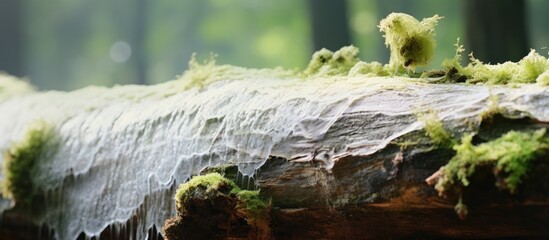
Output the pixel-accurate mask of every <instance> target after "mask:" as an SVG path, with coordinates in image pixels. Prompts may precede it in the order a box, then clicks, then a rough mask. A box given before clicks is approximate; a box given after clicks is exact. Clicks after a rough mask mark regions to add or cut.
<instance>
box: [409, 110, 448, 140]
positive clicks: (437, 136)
mask: <svg viewBox="0 0 549 240" xmlns="http://www.w3.org/2000/svg"><path fill="white" fill-rule="evenodd" d="M417 116H418V120H419V121H421V122H422V123H423V128H424V129H425V133H426V134H427V136H429V137H430V138H431V140H432V141H433V143H435V144H436V145H438V146H442V147H451V146H453V145H454V144H455V140H454V139H453V138H452V136H451V135H450V133H449V132H448V131H446V129H444V125H443V124H442V121H440V118H439V116H438V114H437V112H436V111H434V110H433V109H429V110H428V111H426V112H422V113H418V114H417Z"/></svg>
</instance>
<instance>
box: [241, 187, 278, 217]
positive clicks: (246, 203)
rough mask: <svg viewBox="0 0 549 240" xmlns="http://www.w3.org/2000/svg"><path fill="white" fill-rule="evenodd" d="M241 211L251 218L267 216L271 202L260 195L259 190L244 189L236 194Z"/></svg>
mask: <svg viewBox="0 0 549 240" xmlns="http://www.w3.org/2000/svg"><path fill="white" fill-rule="evenodd" d="M236 196H237V198H238V201H239V206H237V207H238V208H239V209H241V211H243V212H244V213H245V215H246V216H248V217H251V218H263V217H266V216H267V215H268V213H269V211H270V209H271V203H270V202H269V201H266V200H264V199H262V198H261V197H260V196H259V191H249V190H242V191H240V192H238V193H237V194H236Z"/></svg>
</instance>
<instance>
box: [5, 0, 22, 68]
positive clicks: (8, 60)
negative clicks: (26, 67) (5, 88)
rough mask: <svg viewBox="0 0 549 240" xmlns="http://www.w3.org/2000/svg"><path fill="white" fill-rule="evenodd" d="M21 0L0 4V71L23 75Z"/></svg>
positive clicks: (6, 0)
mask: <svg viewBox="0 0 549 240" xmlns="http://www.w3.org/2000/svg"><path fill="white" fill-rule="evenodd" d="M21 2H22V1H21V0H4V1H2V4H0V34H1V35H0V71H5V72H7V73H9V74H13V75H17V76H22V75H23V42H24V41H23V33H22V25H23V23H22V21H23V14H22V3H21Z"/></svg>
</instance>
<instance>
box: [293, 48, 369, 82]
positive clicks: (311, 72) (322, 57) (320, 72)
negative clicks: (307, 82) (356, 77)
mask: <svg viewBox="0 0 549 240" xmlns="http://www.w3.org/2000/svg"><path fill="white" fill-rule="evenodd" d="M358 62H359V59H358V48H357V47H355V46H352V45H351V46H345V47H342V48H341V49H339V50H338V51H336V52H335V53H334V52H332V51H330V50H327V49H325V48H323V49H321V50H319V51H317V52H315V53H314V54H313V57H312V58H311V61H310V62H309V65H308V66H307V68H306V69H305V70H304V71H303V72H302V75H303V76H304V77H329V76H345V75H347V74H348V73H349V71H350V70H351V68H353V66H355V64H356V63H358Z"/></svg>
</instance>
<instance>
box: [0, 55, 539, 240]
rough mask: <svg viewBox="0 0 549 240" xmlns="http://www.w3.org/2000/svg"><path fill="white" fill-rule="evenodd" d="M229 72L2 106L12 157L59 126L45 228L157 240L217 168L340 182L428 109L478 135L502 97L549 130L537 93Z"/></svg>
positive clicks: (0, 126) (66, 234) (43, 168)
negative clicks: (119, 227) (191, 190)
mask: <svg viewBox="0 0 549 240" xmlns="http://www.w3.org/2000/svg"><path fill="white" fill-rule="evenodd" d="M210 67H211V66H208V68H210ZM368 67H371V68H379V66H378V65H372V66H368ZM225 68H226V72H229V73H231V74H228V75H223V74H221V73H220V72H214V73H204V74H199V75H198V76H200V78H196V79H198V80H201V81H204V79H206V80H207V81H208V82H209V84H199V85H198V86H195V87H189V88H188V89H187V90H182V89H185V88H187V87H185V86H186V85H185V84H186V83H187V82H188V81H192V80H193V77H196V76H197V75H193V74H186V75H185V76H184V77H183V79H181V80H177V81H171V82H167V83H164V84H160V85H154V86H118V87H114V88H111V89H108V88H99V87H89V88H86V89H81V90H78V91H74V92H42V93H34V94H28V95H24V96H18V97H15V98H10V99H8V100H7V101H5V102H2V103H1V104H0V116H2V117H0V132H1V133H2V134H0V152H4V151H6V150H7V149H9V148H10V146H11V144H12V143H13V142H15V141H17V140H19V139H21V138H22V136H23V134H25V133H26V132H27V130H28V128H29V126H31V123H33V122H36V121H37V120H40V121H44V122H46V123H47V124H48V125H51V126H53V131H54V134H55V135H56V137H55V138H54V139H53V138H52V140H51V141H56V143H57V144H52V146H56V147H52V148H50V149H49V151H51V152H50V154H44V156H49V157H42V158H41V159H38V160H37V163H38V165H37V166H36V169H37V171H36V173H35V174H33V176H31V179H32V181H33V184H34V185H35V186H36V187H37V189H41V190H42V191H44V194H45V199H46V201H45V202H46V206H45V208H44V218H43V219H38V220H39V221H43V222H45V223H46V224H47V225H48V226H50V227H52V228H54V230H55V237H56V238H57V239H60V240H67V239H76V238H77V236H78V235H79V234H80V233H81V232H85V233H86V234H87V235H88V236H97V235H98V234H99V233H100V232H101V231H102V230H103V229H105V228H106V227H107V226H109V225H112V224H117V223H125V222H126V221H127V220H128V219H130V217H131V216H132V215H136V216H137V217H136V218H135V219H136V220H137V221H136V224H137V225H134V226H133V227H132V229H133V230H134V231H136V232H137V235H136V238H137V239H145V238H146V234H147V229H148V228H149V227H151V226H152V225H153V224H154V225H156V226H157V227H159V226H161V225H163V223H164V221H165V220H166V219H167V218H168V217H170V216H172V215H174V214H175V206H174V203H173V200H172V198H173V195H174V193H175V192H174V186H177V185H178V184H179V183H182V182H185V181H186V180H187V179H188V178H189V177H190V176H191V175H195V174H198V173H199V172H200V170H202V169H204V168H205V167H208V166H216V165H221V164H235V165H238V166H239V169H240V171H241V172H242V173H243V174H246V175H252V174H254V172H255V170H256V169H258V168H259V167H261V166H262V165H263V164H264V163H265V161H267V159H268V158H269V157H270V156H274V157H281V158H284V159H287V160H289V161H296V162H299V161H314V162H316V163H317V164H318V165H319V166H321V167H324V168H326V169H328V170H329V169H331V168H332V167H333V165H334V164H335V163H336V162H337V161H338V160H340V161H343V160H341V159H342V158H343V157H345V156H365V155H369V154H372V153H375V152H376V151H378V150H380V149H382V148H384V147H385V146H386V145H387V144H388V143H390V142H391V141H392V140H394V139H396V138H398V137H400V136H402V135H404V134H407V133H410V132H412V131H416V130H419V129H421V128H422V126H423V123H421V122H418V119H417V117H416V115H415V112H414V110H413V109H416V108H418V107H426V106H425V105H428V107H431V108H432V109H433V110H434V111H436V112H437V113H438V115H439V116H440V118H441V119H442V120H443V121H444V122H445V125H448V126H451V127H452V128H458V129H466V128H468V127H470V123H471V122H473V123H474V122H475V121H477V120H478V116H479V114H480V113H481V112H483V111H485V109H486V108H487V105H486V101H487V99H488V98H489V97H490V96H491V94H498V96H501V98H500V99H499V100H498V102H499V103H500V105H501V106H502V107H504V108H505V109H508V110H509V111H508V112H510V113H516V114H524V115H528V116H531V117H532V118H535V119H538V120H540V121H549V111H547V108H546V101H541V100H540V99H547V98H548V97H549V92H548V91H546V90H544V89H542V88H539V87H537V86H536V87H531V86H524V87H522V88H516V89H514V88H499V87H493V88H492V89H491V90H490V89H489V87H487V86H475V87H471V86H461V85H450V84H448V85H427V84H425V83H420V82H412V81H410V79H404V78H398V77H392V78H379V77H377V78H368V79H365V78H364V77H362V76H360V77H341V76H336V77H320V78H315V79H314V81H303V80H302V78H300V77H298V76H293V77H291V76H288V77H281V74H276V73H275V72H274V71H272V70H271V71H256V70H244V69H242V68H230V67H225ZM195 70H197V71H199V70H200V71H201V69H195ZM202 70H204V69H202ZM236 73H238V74H236ZM233 74H234V75H233ZM282 75H284V74H282ZM203 76H206V77H203ZM212 79H213V80H215V81H212ZM506 96H509V97H506ZM544 104H545V105H544ZM519 110H520V111H519ZM521 111H526V113H521ZM8 116H9V117H8ZM2 161H3V159H2V156H1V155H0V162H2ZM0 178H1V177H0Z"/></svg>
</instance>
